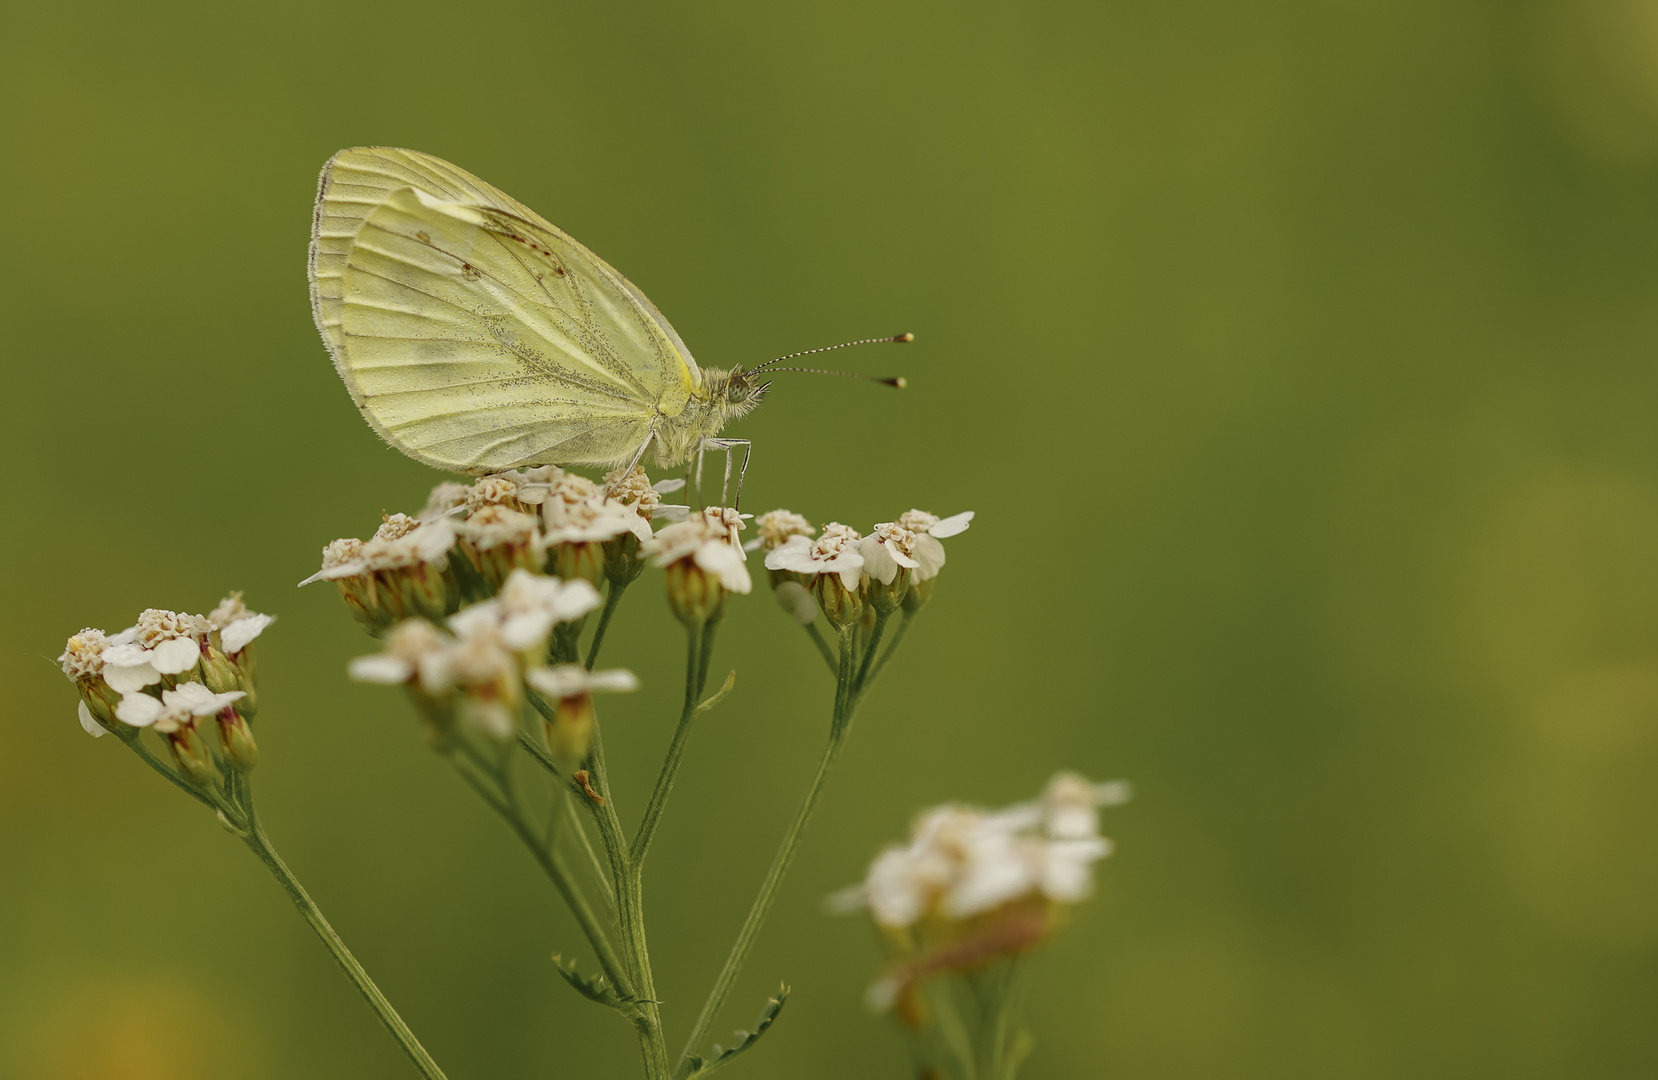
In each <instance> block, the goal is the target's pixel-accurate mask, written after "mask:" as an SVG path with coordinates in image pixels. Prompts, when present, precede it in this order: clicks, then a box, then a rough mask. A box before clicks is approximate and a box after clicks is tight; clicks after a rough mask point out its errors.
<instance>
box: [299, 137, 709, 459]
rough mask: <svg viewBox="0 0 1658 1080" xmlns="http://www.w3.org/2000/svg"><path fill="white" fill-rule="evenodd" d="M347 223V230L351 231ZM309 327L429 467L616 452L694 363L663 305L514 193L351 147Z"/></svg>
mask: <svg viewBox="0 0 1658 1080" xmlns="http://www.w3.org/2000/svg"><path fill="white" fill-rule="evenodd" d="M348 229H349V230H350V235H349V236H347V235H345V233H346V230H348ZM311 266H312V297H313V303H314V307H315V312H316V317H317V324H318V327H319V329H320V330H321V331H322V333H323V336H324V338H325V340H327V341H328V342H329V345H330V348H331V351H332V352H333V353H334V358H335V362H336V366H337V367H338V369H339V371H340V374H341V376H342V377H343V378H344V379H345V382H346V384H347V386H348V387H349V388H350V389H351V392H352V396H353V398H354V399H355V400H356V402H357V404H358V406H359V407H360V408H361V409H362V411H363V413H364V415H365V416H366V417H367V418H368V420H369V422H370V423H371V424H372V425H373V426H374V427H375V429H376V430H377V431H379V432H380V434H381V435H382V436H383V437H385V438H386V439H387V441H389V442H391V443H392V444H393V445H394V446H396V447H398V448H399V449H401V450H403V451H404V452H405V453H408V454H409V455H410V456H412V457H415V458H418V459H420V460H422V461H425V462H427V463H428V464H433V465H437V466H439V467H442V468H448V469H453V470H456V471H460V472H471V473H483V472H493V471H498V470H502V469H507V468H512V467H515V466H518V465H525V464H540V463H546V462H556V463H559V464H613V463H616V462H620V461H625V460H627V459H629V458H630V457H632V456H633V454H634V453H635V452H636V451H637V450H638V449H639V447H640V446H641V445H643V443H644V441H645V440H646V438H647V437H648V435H649V432H650V430H651V429H650V424H651V420H652V418H653V417H655V416H656V415H657V413H658V412H659V411H660V412H661V413H662V414H664V415H668V416H673V415H676V414H678V413H679V412H680V411H681V410H682V409H683V408H684V405H685V402H686V400H687V398H688V397H689V395H690V393H691V392H692V391H693V388H694V387H696V386H697V385H698V384H699V383H700V378H701V376H700V372H698V371H697V369H696V367H695V362H694V361H692V360H691V359H690V356H689V354H688V353H685V352H683V350H682V349H681V348H680V347H679V345H678V338H677V335H674V334H673V331H672V328H671V327H669V326H668V325H667V322H666V320H665V319H663V318H662V316H661V314H660V312H658V311H656V309H655V308H654V306H652V305H651V304H650V302H649V301H648V300H646V299H645V298H644V296H643V294H641V293H639V291H638V290H637V289H635V288H634V287H633V286H632V285H631V284H630V283H628V282H627V281H626V279H625V278H623V277H622V276H621V275H620V274H618V273H616V271H615V270H614V269H612V268H611V267H610V266H609V265H608V264H606V263H605V262H604V261H603V260H602V259H599V258H598V257H597V256H596V255H594V254H593V253H592V252H590V251H588V250H587V249H586V248H584V247H582V246H581V245H580V244H578V243H576V242H575V241H574V240H572V239H571V238H570V237H568V236H566V235H565V234H564V233H562V232H561V231H559V230H558V229H556V228H555V227H553V226H552V225H550V224H548V223H547V222H546V221H545V220H544V219H542V218H540V217H539V215H536V214H535V213H534V212H533V211H530V210H528V209H527V208H526V207H524V206H523V205H522V204H520V203H518V202H516V201H515V200H513V199H511V198H509V197H507V196H505V195H503V194H502V193H500V192H498V191H496V190H495V189H494V188H492V187H490V186H489V185H487V184H484V183H483V182H482V181H480V180H477V179H476V178H474V177H471V176H470V175H469V174H467V173H465V172H463V171H462V170H459V169H457V168H455V167H454V166H452V165H448V164H447V163H445V162H442V161H439V160H438V159H436V158H431V157H428V156H427V155H423V154H416V153H414V152H413V151H404V150H383V149H369V150H353V151H343V152H342V153H341V154H339V155H337V156H336V157H335V159H334V161H333V162H331V163H330V166H329V167H328V169H326V170H325V171H324V178H323V185H322V193H321V195H320V196H319V201H318V210H317V216H316V225H315V231H314V234H313V241H312V262H311Z"/></svg>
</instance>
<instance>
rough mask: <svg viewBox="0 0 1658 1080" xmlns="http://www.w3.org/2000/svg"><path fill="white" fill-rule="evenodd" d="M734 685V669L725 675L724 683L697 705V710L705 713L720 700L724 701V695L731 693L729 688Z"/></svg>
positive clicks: (735, 677)
mask: <svg viewBox="0 0 1658 1080" xmlns="http://www.w3.org/2000/svg"><path fill="white" fill-rule="evenodd" d="M736 685H737V673H736V672H735V671H733V672H731V673H730V674H729V675H727V676H726V677H725V684H724V685H722V686H721V687H720V688H719V689H718V690H716V691H714V693H713V694H712V695H710V696H709V698H708V700H707V701H704V702H703V703H702V704H701V705H698V706H697V712H699V713H705V712H707V711H708V710H709V709H712V708H713V707H714V706H716V705H718V704H719V703H720V702H722V701H724V700H725V695H727V694H729V693H731V688H732V687H734V686H736Z"/></svg>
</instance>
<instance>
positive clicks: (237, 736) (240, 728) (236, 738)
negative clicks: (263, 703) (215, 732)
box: [217, 698, 259, 773]
mask: <svg viewBox="0 0 1658 1080" xmlns="http://www.w3.org/2000/svg"><path fill="white" fill-rule="evenodd" d="M246 702H247V699H246V698H243V699H242V701H241V702H238V704H246ZM217 719H218V722H219V743H220V744H221V745H222V746H223V747H224V752H225V761H227V762H228V763H229V764H230V767H231V768H233V769H235V770H237V771H238V772H244V773H246V772H252V771H253V767H254V766H255V765H257V764H258V763H259V747H258V745H257V744H255V743H254V741H253V730H252V729H251V728H249V727H248V722H247V720H246V719H244V718H243V717H242V716H241V715H239V714H238V713H237V710H236V709H234V708H231V709H224V710H222V711H221V712H220V713H219V714H218V718H217Z"/></svg>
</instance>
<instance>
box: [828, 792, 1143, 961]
mask: <svg viewBox="0 0 1658 1080" xmlns="http://www.w3.org/2000/svg"><path fill="white" fill-rule="evenodd" d="M1126 798H1127V786H1126V785H1124V784H1121V783H1115V784H1090V783H1089V782H1088V781H1086V780H1084V779H1082V778H1081V777H1079V776H1076V775H1074V774H1071V773H1060V774H1059V775H1058V776H1055V777H1054V778H1053V779H1052V780H1051V781H1049V783H1048V787H1047V789H1046V791H1044V793H1043V795H1042V797H1041V799H1039V800H1037V801H1035V802H1030V803H1018V804H1015V805H1014V806H1011V807H1008V808H1006V809H1004V810H1000V811H985V810H979V809H976V808H973V807H965V806H957V805H945V806H939V807H935V808H933V809H931V810H928V811H926V812H925V813H923V814H922V815H921V816H920V817H919V818H917V819H916V823H915V825H914V827H913V828H912V830H911V834H910V840H909V842H908V843H907V844H902V845H892V846H889V847H888V848H887V849H886V850H885V851H883V852H882V853H881V854H880V855H879V856H878V857H877V858H876V859H875V861H874V862H873V863H872V864H871V865H870V868H869V875H868V876H867V877H866V878H865V879H864V884H863V885H862V886H861V887H860V888H858V889H856V890H852V891H850V892H849V893H847V894H845V895H844V897H843V900H844V901H846V902H845V903H843V906H851V907H867V908H868V909H869V911H870V914H871V916H872V917H873V918H874V920H875V921H876V923H878V924H879V925H881V926H883V927H886V928H889V929H902V928H906V927H911V926H915V925H916V924H918V923H922V922H924V921H933V922H940V923H945V924H952V923H961V922H963V921H965V920H970V919H974V918H976V917H979V916H983V915H985V914H986V913H989V912H993V911H995V910H997V909H1000V908H1003V907H1005V906H1007V905H1009V904H1012V903H1014V902H1016V901H1021V900H1025V899H1032V898H1034V899H1040V900H1042V901H1045V902H1051V903H1056V904H1074V903H1076V902H1078V901H1079V900H1082V899H1085V898H1086V897H1087V896H1088V894H1089V892H1091V891H1092V888H1093V877H1092V869H1091V868H1092V865H1093V863H1094V862H1096V861H1098V860H1099V859H1102V858H1104V857H1105V856H1106V855H1109V854H1110V853H1111V845H1110V841H1108V840H1106V839H1105V838H1104V837H1102V836H1100V835H1099V818H1098V813H1097V808H1098V807H1100V806H1104V805H1114V804H1117V803H1120V802H1122V801H1124V800H1125V799H1126Z"/></svg>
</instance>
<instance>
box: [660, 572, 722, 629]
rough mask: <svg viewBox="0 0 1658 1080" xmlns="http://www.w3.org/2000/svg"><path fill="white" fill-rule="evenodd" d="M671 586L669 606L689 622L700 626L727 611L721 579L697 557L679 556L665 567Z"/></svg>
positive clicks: (666, 579) (665, 577)
mask: <svg viewBox="0 0 1658 1080" xmlns="http://www.w3.org/2000/svg"><path fill="white" fill-rule="evenodd" d="M663 577H664V579H665V581H666V583H667V586H668V609H669V610H670V611H672V612H673V613H674V617H675V618H677V619H678V620H679V621H680V622H682V623H684V624H685V625H686V626H692V627H695V626H701V625H702V624H704V623H706V622H708V621H709V620H710V619H712V618H715V617H716V616H718V615H721V614H723V613H724V611H725V589H724V588H722V587H721V585H720V579H719V578H718V577H717V576H715V575H714V574H710V573H708V572H707V571H706V570H704V569H703V568H702V567H700V566H698V565H697V563H696V560H694V559H679V560H677V561H675V562H671V563H669V564H668V565H667V566H666V567H664V568H663Z"/></svg>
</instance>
